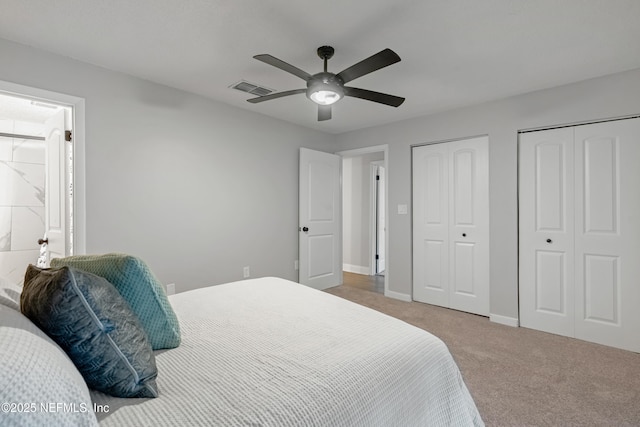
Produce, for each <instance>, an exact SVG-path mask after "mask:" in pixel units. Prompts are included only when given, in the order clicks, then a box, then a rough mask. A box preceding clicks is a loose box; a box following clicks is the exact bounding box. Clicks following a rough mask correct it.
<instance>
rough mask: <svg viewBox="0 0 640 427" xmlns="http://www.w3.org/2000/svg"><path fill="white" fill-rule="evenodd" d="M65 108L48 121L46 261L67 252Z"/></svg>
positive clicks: (46, 133)
mask: <svg viewBox="0 0 640 427" xmlns="http://www.w3.org/2000/svg"><path fill="white" fill-rule="evenodd" d="M64 115H65V110H64V109H63V108H60V109H59V111H58V112H56V114H55V115H53V116H52V117H51V118H49V119H48V120H47V121H46V123H45V138H46V139H45V145H46V147H45V151H46V173H45V236H46V238H47V239H48V244H47V254H46V265H47V266H48V265H49V261H50V260H51V259H52V258H61V257H64V256H66V255H67V246H68V244H67V243H68V242H67V227H66V223H67V197H68V193H69V191H68V185H67V170H66V165H67V162H66V156H67V152H66V142H65V132H64V131H65V126H64V125H65V116H64Z"/></svg>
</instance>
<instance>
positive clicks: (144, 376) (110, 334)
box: [20, 265, 158, 397]
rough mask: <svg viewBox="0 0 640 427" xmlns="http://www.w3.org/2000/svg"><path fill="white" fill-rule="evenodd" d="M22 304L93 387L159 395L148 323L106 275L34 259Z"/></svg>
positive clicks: (113, 392) (126, 393) (122, 393)
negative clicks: (46, 264)
mask: <svg viewBox="0 0 640 427" xmlns="http://www.w3.org/2000/svg"><path fill="white" fill-rule="evenodd" d="M20 310H21V311H22V313H23V314H24V315H25V316H27V317H28V318H29V319H31V321H32V322H33V323H35V324H36V325H37V326H38V327H39V328H40V329H42V331H43V332H44V333H46V334H47V335H48V336H49V337H51V339H53V340H54V341H55V342H56V343H57V344H58V345H59V346H60V347H61V348H62V349H63V350H64V351H65V352H66V353H67V354H68V355H69V357H70V358H71V360H72V361H73V363H74V364H75V365H76V367H77V368H78V371H80V373H81V374H82V376H83V377H84V379H85V381H86V382H87V385H88V386H89V387H90V388H93V389H95V390H98V391H101V392H103V393H106V394H109V395H111V396H116V397H157V396H158V389H157V385H156V376H157V375H158V370H157V368H156V362H155V357H154V355H153V351H152V349H151V345H150V344H149V342H148V340H147V336H146V334H145V332H144V329H143V328H142V326H141V325H140V321H139V320H138V318H137V317H136V316H135V314H134V313H133V312H132V311H131V308H130V307H129V305H128V304H127V302H126V301H125V300H124V299H123V298H122V296H121V295H120V294H119V293H118V291H117V290H116V289H115V287H114V286H113V285H112V284H111V283H109V282H108V281H107V280H105V279H104V278H102V277H99V276H96V275H94V274H91V273H87V272H84V271H81V270H77V269H75V268H72V267H61V268H51V269H41V268H38V267H35V266H33V265H30V266H29V267H28V269H27V273H26V275H25V279H24V288H23V290H22V295H21V296H20Z"/></svg>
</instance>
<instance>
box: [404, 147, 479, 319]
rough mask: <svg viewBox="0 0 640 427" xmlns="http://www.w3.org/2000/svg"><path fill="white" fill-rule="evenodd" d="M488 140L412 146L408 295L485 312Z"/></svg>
mask: <svg viewBox="0 0 640 427" xmlns="http://www.w3.org/2000/svg"><path fill="white" fill-rule="evenodd" d="M488 191H489V170H488V138H487V137H486V136H484V137H478V138H470V139H465V140H459V141H452V142H448V143H441V144H432V145H425V146H421V147H415V148H414V149H413V228H414V232H413V233H414V236H413V280H414V282H413V299H414V300H416V301H421V302H426V303H430V304H435V305H441V306H444V307H450V308H454V309H456V310H462V311H467V312H470V313H476V314H480V315H484V316H486V315H488V314H489V193H488Z"/></svg>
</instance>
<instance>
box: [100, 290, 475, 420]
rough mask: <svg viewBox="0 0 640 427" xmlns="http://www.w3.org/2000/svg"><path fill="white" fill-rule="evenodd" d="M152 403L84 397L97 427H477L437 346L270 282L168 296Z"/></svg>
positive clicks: (405, 329) (397, 326) (373, 314)
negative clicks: (172, 339) (174, 334)
mask: <svg viewBox="0 0 640 427" xmlns="http://www.w3.org/2000/svg"><path fill="white" fill-rule="evenodd" d="M169 298H170V302H171V305H172V306H173V308H174V310H175V312H176V315H177V316H178V319H179V321H180V328H181V331H182V344H181V345H180V346H179V347H177V348H175V349H171V350H160V351H156V352H155V354H156V364H157V366H158V372H159V373H158V379H157V382H158V388H159V391H160V397H158V398H155V399H123V398H114V397H110V396H107V395H105V394H102V393H99V392H95V391H93V392H92V393H91V396H92V400H93V402H94V406H95V407H96V408H102V410H98V413H97V417H98V420H99V422H100V424H101V425H103V426H118V427H122V426H136V427H137V426H154V427H155V426H427V425H428V426H448V425H455V426H465V425H469V426H472V425H474V426H480V425H483V422H482V420H481V418H480V415H479V414H478V411H477V409H476V406H475V404H474V402H473V399H472V398H471V396H470V394H469V391H468V390H467V387H466V386H465V384H464V382H463V379H462V377H461V375H460V371H459V370H458V367H457V365H456V364H455V362H454V360H453V358H452V356H451V354H450V353H449V351H448V349H447V347H446V346H445V344H444V343H443V342H442V341H441V340H440V339H438V338H436V337H434V336H433V335H431V334H429V333H427V332H426V331H424V330H421V329H418V328H416V327H414V326H411V325H409V324H407V323H404V322H402V321H400V320H397V319H395V318H392V317H389V316H387V315H384V314H382V313H379V312H377V311H374V310H371V309H369V308H366V307H363V306H360V305H358V304H355V303H352V302H350V301H347V300H344V299H341V298H339V297H336V296H333V295H330V294H327V293H324V292H320V291H317V290H314V289H311V288H308V287H305V286H303V285H300V284H297V283H294V282H290V281H287V280H284V279H279V278H261V279H252V280H244V281H240V282H234V283H228V284H224V285H218V286H212V287H207V288H201V289H197V290H193V291H189V292H184V293H179V294H175V295H171V296H170V297H169Z"/></svg>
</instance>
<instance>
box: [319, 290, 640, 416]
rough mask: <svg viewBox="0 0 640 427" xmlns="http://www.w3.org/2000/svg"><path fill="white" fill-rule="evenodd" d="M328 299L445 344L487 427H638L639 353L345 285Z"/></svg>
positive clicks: (639, 398) (639, 407) (334, 291)
mask: <svg viewBox="0 0 640 427" xmlns="http://www.w3.org/2000/svg"><path fill="white" fill-rule="evenodd" d="M327 292H329V293H332V294H334V295H337V296H340V297H342V298H345V299H348V300H351V301H354V302H356V303H359V304H362V305H364V306H367V307H371V308H373V309H375V310H378V311H381V312H383V313H386V314H388V315H391V316H393V317H396V318H398V319H401V320H404V321H406V322H407V323H410V324H412V325H415V326H417V327H419V328H422V329H424V330H426V331H429V332H431V333H432V334H434V335H436V336H438V337H439V338H440V339H442V340H443V341H444V342H445V343H446V344H447V346H448V347H449V350H450V351H451V353H452V354H453V357H454V358H455V360H456V362H457V363H458V366H459V367H460V370H461V372H462V375H463V377H464V380H465V382H466V384H467V387H468V388H469V390H470V392H471V395H472V396H473V398H474V400H475V402H476V405H477V407H478V410H479V411H480V414H481V415H482V418H483V420H484V421H485V423H486V424H487V425H488V426H640V354H638V353H632V352H628V351H624V350H618V349H614V348H610V347H605V346H601V345H597V344H592V343H587V342H584V341H580V340H575V339H571V338H565V337H561V336H557V335H552V334H547V333H544V332H538V331H534V330H530V329H526V328H512V327H509V326H503V325H499V324H496V323H492V322H489V320H488V319H487V318H485V317H481V316H475V315H473V314H468V313H462V312H458V311H455V310H449V309H446V308H441V307H436V306H432V305H428V304H421V303H417V302H410V303H408V302H402V301H398V300H394V299H391V298H385V297H384V296H382V295H381V294H377V293H374V292H369V291H366V290H361V289H357V288H353V287H348V286H339V287H336V288H332V289H329V290H328V291H327ZM638 309H640V307H639V308H638ZM639 339H640V338H639Z"/></svg>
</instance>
